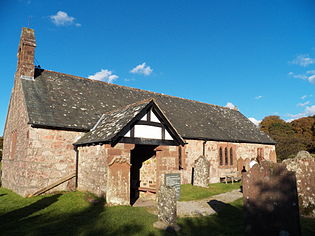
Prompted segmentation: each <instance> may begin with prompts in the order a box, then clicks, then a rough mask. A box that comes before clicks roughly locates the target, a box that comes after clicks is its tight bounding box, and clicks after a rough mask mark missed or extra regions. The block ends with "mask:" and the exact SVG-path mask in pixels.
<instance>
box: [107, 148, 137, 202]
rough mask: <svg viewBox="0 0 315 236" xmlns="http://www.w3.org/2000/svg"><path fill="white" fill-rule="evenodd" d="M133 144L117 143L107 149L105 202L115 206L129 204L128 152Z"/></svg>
mask: <svg viewBox="0 0 315 236" xmlns="http://www.w3.org/2000/svg"><path fill="white" fill-rule="evenodd" d="M134 147H135V145H134V144H126V143H118V144H116V145H115V147H111V146H110V145H108V144H106V145H105V148H106V149H107V155H108V157H107V158H108V159H107V163H108V175H107V192H106V202H107V203H110V204H115V205H129V204H130V154H131V153H130V151H131V150H132V149H134Z"/></svg>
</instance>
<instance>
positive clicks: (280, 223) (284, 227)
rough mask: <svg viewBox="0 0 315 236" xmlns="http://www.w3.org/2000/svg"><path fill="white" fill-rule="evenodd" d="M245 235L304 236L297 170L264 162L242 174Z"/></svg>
mask: <svg viewBox="0 0 315 236" xmlns="http://www.w3.org/2000/svg"><path fill="white" fill-rule="evenodd" d="M243 194H244V195H243V197H244V210H245V225H246V228H245V232H246V235H301V233H300V218H299V207H298V198H297V188H296V177H295V174H294V172H291V171H288V170H287V169H286V167H285V165H283V164H277V163H271V162H267V161H263V162H262V163H261V165H255V166H253V167H252V168H251V169H250V170H249V171H248V172H245V173H244V174H243Z"/></svg>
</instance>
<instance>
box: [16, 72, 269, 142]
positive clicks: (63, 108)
mask: <svg viewBox="0 0 315 236" xmlns="http://www.w3.org/2000/svg"><path fill="white" fill-rule="evenodd" d="M22 86H23V91H24V95H25V101H26V106H27V111H28V116H29V123H30V124H32V125H33V126H36V127H51V128H60V129H69V130H76V131H86V132H87V131H89V130H90V129H92V128H93V127H94V125H95V124H96V123H97V121H98V120H99V119H100V117H101V116H102V114H104V113H108V112H110V111H113V110H115V109H117V108H120V107H124V106H127V105H129V104H131V103H136V102H139V101H141V100H145V99H149V98H154V99H155V101H156V103H157V104H158V105H159V107H160V108H161V110H162V111H163V113H164V114H165V115H166V117H167V118H168V119H169V120H170V122H171V123H172V124H173V125H174V127H175V128H176V130H177V131H178V133H179V134H180V135H181V137H183V138H185V139H202V140H215V141H230V142H249V143H263V144H275V142H274V141H273V140H272V139H271V138H270V137H269V136H268V135H266V134H265V133H263V132H261V131H260V130H259V129H258V128H257V127H256V126H255V125H254V124H253V123H252V122H251V121H249V120H248V119H247V118H246V117H245V116H243V115H242V114H241V113H240V112H239V111H236V110H232V109H229V108H225V107H220V106H216V105H210V104H206V103H202V102H198V101H193V100H188V99H183V98H178V97H173V96H168V95H163V94H159V93H153V92H149V91H145V90H140V89H134V88H129V87H124V86H120V85H115V84H110V83H105V82H100V81H95V80H90V79H84V78H81V77H76V76H72V75H66V74H62V73H57V72H53V71H47V70H42V69H40V70H39V69H36V75H35V80H33V81H32V80H24V79H22Z"/></svg>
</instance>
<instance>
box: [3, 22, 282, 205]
mask: <svg viewBox="0 0 315 236" xmlns="http://www.w3.org/2000/svg"><path fill="white" fill-rule="evenodd" d="M35 47H36V41H35V35H34V30H32V29H29V28H23V29H22V34H21V38H20V43H19V47H18V54H17V57H18V62H17V71H16V73H15V79H14V88H13V90H12V95H11V99H10V104H9V109H8V114H7V119H6V124H5V130H4V149H3V160H2V169H3V172H2V183H3V187H5V188H8V189H11V190H13V191H14V192H16V193H18V194H20V195H22V196H28V195H32V194H34V193H36V192H38V191H39V190H41V189H43V188H44V189H45V188H46V190H49V191H50V192H52V191H60V190H69V189H71V190H73V189H77V190H80V191H89V192H92V193H95V194H97V195H103V196H104V197H106V201H107V202H108V203H111V204H127V205H129V204H132V203H133V202H135V200H137V198H139V197H141V196H147V195H150V194H151V195H152V196H154V194H155V193H156V191H157V189H158V188H159V186H160V185H161V184H163V183H164V181H165V178H164V175H165V174H167V173H174V174H180V181H181V183H182V184H187V183H192V181H193V176H194V168H195V164H196V163H195V162H196V160H197V159H198V158H199V157H200V156H203V157H204V158H205V159H206V160H207V162H208V164H209V170H208V173H209V177H208V180H207V182H209V183H215V182H219V181H220V179H221V178H224V177H225V176H238V175H239V174H240V171H241V169H242V168H243V166H245V168H247V169H248V168H249V162H250V160H251V159H252V158H255V159H256V158H257V157H259V158H264V159H266V160H271V161H273V162H276V154H275V142H274V141H273V140H272V139H271V138H270V137H269V136H267V135H266V134H265V133H263V132H261V131H259V129H258V128H257V127H256V126H255V125H254V124H253V123H252V122H251V121H249V120H248V119H247V118H246V117H245V116H244V115H242V114H241V113H240V112H239V111H237V110H234V109H229V108H225V107H220V106H216V105H210V104H206V103H203V102H198V101H193V100H188V99H183V98H179V97H173V96H169V95H164V94H159V93H154V92H149V91H145V90H140V89H135V88H129V87H125V86H120V85H116V84H110V83H105V82H101V81H95V80H91V79H86V78H81V77H78V76H73V75H68V74H63V73H59V72H54V71H49V70H45V69H41V68H38V67H35V65H34V53H35ZM49 186H50V187H49Z"/></svg>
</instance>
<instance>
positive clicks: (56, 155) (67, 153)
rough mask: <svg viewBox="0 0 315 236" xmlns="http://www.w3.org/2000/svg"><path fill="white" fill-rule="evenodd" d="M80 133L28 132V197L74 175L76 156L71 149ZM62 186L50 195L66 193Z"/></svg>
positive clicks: (59, 131) (26, 163)
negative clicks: (61, 191)
mask: <svg viewBox="0 0 315 236" xmlns="http://www.w3.org/2000/svg"><path fill="white" fill-rule="evenodd" d="M82 134H83V133H81V132H74V131H64V130H51V129H39V128H29V148H28V152H27V158H26V160H25V170H24V171H25V172H26V175H27V183H28V185H27V186H28V191H27V194H29V193H32V192H34V190H35V191H36V190H38V189H40V188H43V187H45V186H47V185H49V184H52V183H54V182H56V181H58V180H59V179H61V178H62V177H65V176H67V175H69V174H71V173H73V172H75V167H76V152H75V150H74V146H73V145H72V144H73V143H74V142H75V141H76V140H77V139H78V138H79V137H80V136H81V135H82ZM68 184H69V183H68V182H66V183H63V184H61V185H59V186H57V187H56V188H54V189H52V190H51V191H59V190H68V186H67V185H68Z"/></svg>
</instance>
